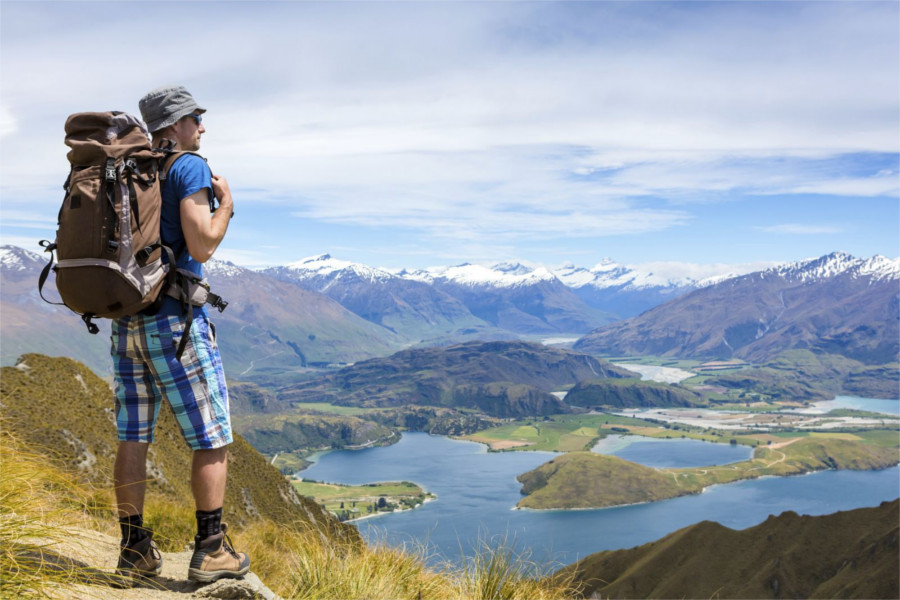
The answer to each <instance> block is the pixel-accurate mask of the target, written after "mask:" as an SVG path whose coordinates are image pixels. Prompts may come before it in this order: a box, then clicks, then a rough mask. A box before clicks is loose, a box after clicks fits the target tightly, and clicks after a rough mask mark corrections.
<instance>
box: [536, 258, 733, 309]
mask: <svg viewBox="0 0 900 600" xmlns="http://www.w3.org/2000/svg"><path fill="white" fill-rule="evenodd" d="M670 270H671V269H670ZM553 273H554V274H555V275H556V276H557V277H558V278H559V280H560V281H562V282H563V283H564V284H565V285H566V286H568V287H569V288H570V289H571V290H572V291H573V292H574V293H575V295H576V296H578V297H579V298H581V300H582V301H584V303H585V304H587V305H588V306H591V307H594V308H596V309H600V310H604V311H607V312H610V313H612V314H615V315H617V316H619V317H621V318H625V319H627V318H629V317H634V316H637V315H639V314H641V313H642V312H644V311H646V310H649V309H651V308H653V307H654V306H658V305H660V304H662V303H664V302H668V301H669V300H671V299H673V298H676V297H678V296H680V295H682V294H686V293H688V292H691V291H693V290H695V289H698V288H701V287H706V286H707V285H711V284H712V283H715V282H716V281H718V280H721V279H725V278H727V277H728V275H718V276H708V275H707V276H703V275H697V276H692V275H690V274H686V273H684V274H680V276H674V277H673V276H672V275H670V274H663V273H660V272H657V271H655V270H653V269H652V268H649V269H648V268H646V267H643V268H638V267H628V266H625V265H622V264H619V263H616V262H614V261H612V260H610V259H604V260H603V261H602V262H600V263H598V264H597V265H595V266H594V267H593V268H591V269H586V268H584V267H577V266H575V265H572V264H566V265H564V266H562V267H559V268H557V269H554V271H553Z"/></svg>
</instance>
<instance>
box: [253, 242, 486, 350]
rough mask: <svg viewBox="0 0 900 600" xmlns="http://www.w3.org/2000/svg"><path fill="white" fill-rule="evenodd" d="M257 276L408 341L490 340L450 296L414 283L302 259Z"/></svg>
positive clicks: (328, 260)
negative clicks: (319, 297) (316, 296)
mask: <svg viewBox="0 0 900 600" xmlns="http://www.w3.org/2000/svg"><path fill="white" fill-rule="evenodd" d="M262 273H265V274H267V275H270V276H272V277H275V278H276V279H280V280H282V281H287V282H290V283H294V284H296V285H298V286H300V287H301V288H303V289H305V290H309V291H312V292H318V293H320V294H324V295H326V296H328V297H329V298H331V299H333V300H335V301H337V302H338V303H340V304H341V306H343V307H344V308H346V309H347V310H349V311H351V312H353V313H354V314H356V315H358V316H360V317H362V318H363V319H365V320H367V321H371V322H372V323H375V324H376V325H380V326H381V327H384V328H385V329H387V330H388V331H390V332H391V333H393V334H396V335H397V336H398V337H400V338H402V339H404V340H406V341H409V342H414V343H418V342H426V341H429V340H443V339H456V338H463V337H471V336H480V337H488V336H496V335H497V333H498V332H492V331H491V327H490V326H489V325H488V324H487V323H485V322H484V321H482V320H481V319H478V318H477V317H475V316H474V315H473V314H472V313H471V312H469V309H467V308H466V307H465V305H463V304H462V302H460V301H459V300H457V299H456V298H454V297H452V296H450V295H448V294H446V293H444V292H442V291H440V290H438V289H436V288H434V287H432V286H430V285H427V284H425V283H422V282H420V281H415V280H411V279H404V278H402V277H398V276H397V275H393V274H392V273H389V272H387V271H384V270H381V269H375V268H372V267H368V266H365V265H361V264H358V263H351V262H347V261H342V260H338V259H335V258H332V257H331V256H330V255H328V254H323V255H321V256H316V257H312V258H307V259H304V260H301V261H298V262H295V263H292V264H289V265H286V266H283V267H271V268H268V269H264V270H263V271H262Z"/></svg>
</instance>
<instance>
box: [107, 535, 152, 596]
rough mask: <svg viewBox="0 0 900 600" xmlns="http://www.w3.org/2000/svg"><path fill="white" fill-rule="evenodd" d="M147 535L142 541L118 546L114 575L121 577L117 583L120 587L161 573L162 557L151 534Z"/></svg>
mask: <svg viewBox="0 0 900 600" xmlns="http://www.w3.org/2000/svg"><path fill="white" fill-rule="evenodd" d="M149 533H150V535H148V536H147V537H145V538H144V539H142V540H138V541H137V542H134V543H131V544H128V545H122V546H119V564H117V565H116V575H118V576H119V577H121V580H120V581H119V583H121V584H122V585H134V584H135V583H138V582H140V581H142V580H144V579H149V578H150V577H156V576H157V575H159V573H160V571H162V562H163V561H162V555H161V554H160V553H159V548H157V547H156V542H154V541H153V532H152V531H150V532H149Z"/></svg>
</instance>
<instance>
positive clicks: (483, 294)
mask: <svg viewBox="0 0 900 600" xmlns="http://www.w3.org/2000/svg"><path fill="white" fill-rule="evenodd" d="M398 275H399V276H401V277H403V278H405V279H411V280H415V281H422V282H425V283H429V284H431V285H432V286H434V287H435V288H436V289H438V290H440V291H442V292H445V293H447V294H449V295H451V296H453V297H454V298H457V299H458V300H460V301H461V302H462V303H463V304H465V306H466V307H467V308H468V309H469V310H470V311H471V312H472V314H473V315H475V316H476V317H478V318H479V319H481V320H483V321H486V322H487V323H490V324H491V325H494V326H496V327H500V328H501V329H506V330H508V331H512V332H514V333H519V334H553V333H583V332H586V331H590V330H591V329H593V328H594V327H596V326H598V325H600V324H603V323H608V322H610V321H613V320H615V319H616V317H615V315H612V314H610V313H607V312H604V311H601V310H598V309H596V308H592V307H590V306H588V305H587V304H585V303H584V302H583V301H582V300H581V299H580V298H578V296H576V295H575V293H574V292H573V291H572V290H570V289H569V288H568V287H566V285H565V284H564V283H563V282H562V281H560V280H559V278H557V277H556V275H554V274H553V273H552V272H550V271H549V270H547V269H545V268H543V267H539V268H531V267H527V266H525V265H522V264H521V263H499V264H497V265H494V266H493V267H484V266H481V265H471V264H463V265H458V266H455V267H434V268H430V269H425V270H418V271H401V272H400V273H398Z"/></svg>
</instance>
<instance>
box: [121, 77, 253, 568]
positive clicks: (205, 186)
mask: <svg viewBox="0 0 900 600" xmlns="http://www.w3.org/2000/svg"><path fill="white" fill-rule="evenodd" d="M139 107H140V111H141V116H142V118H143V120H144V122H145V123H146V124H147V128H148V130H149V131H150V133H151V134H152V138H153V139H152V145H153V147H154V148H168V149H170V150H174V151H180V152H185V153H184V154H181V155H180V156H177V158H175V159H174V162H173V163H172V165H171V166H170V168H169V170H168V173H167V174H166V178H165V180H164V181H163V182H162V215H161V225H160V231H161V238H162V242H163V244H165V245H166V246H168V247H169V248H171V249H172V250H173V252H174V255H175V256H176V257H177V259H176V261H177V267H178V268H179V269H186V270H188V271H190V272H192V273H194V274H196V275H197V278H198V279H202V277H203V267H202V263H204V262H206V261H207V260H209V258H210V257H211V256H212V255H213V254H214V253H215V251H216V248H217V247H218V246H219V244H220V243H221V241H222V239H223V238H224V237H225V232H226V230H227V229H228V223H229V221H230V219H231V217H232V216H233V203H232V199H231V192H230V190H229V187H228V182H227V181H226V180H225V178H224V177H221V176H219V175H213V174H212V173H211V171H210V170H209V167H208V166H207V164H206V161H205V160H204V159H203V158H202V157H200V156H199V155H197V154H194V153H195V152H197V151H198V150H199V149H200V137H201V136H202V135H203V134H204V133H205V132H206V128H205V127H204V125H203V118H202V115H203V113H205V112H206V109H204V108H201V107H200V106H199V105H198V104H197V102H196V101H195V100H194V98H193V96H192V95H191V94H190V93H188V91H187V90H186V89H185V88H184V87H182V86H170V87H162V88H158V89H155V90H153V91H151V92H149V93H148V94H147V95H145V96H144V97H143V98H141V100H140V102H139ZM216 201H218V207H216V205H215V202H216ZM170 268H174V265H170ZM187 310H193V320H192V322H191V324H190V331H189V332H188V333H185V334H184V335H188V340H187V343H186V345H185V346H184V352H183V355H182V356H181V360H180V361H179V360H178V358H176V347H177V345H178V342H179V341H180V338H181V337H182V334H183V333H184V328H185V323H186V321H187V319H186V318H185V314H186V311H187ZM111 354H112V357H113V370H114V374H115V394H116V426H117V429H118V439H119V445H118V450H117V453H116V463H115V485H116V502H117V505H118V516H119V524H120V526H121V531H122V543H121V546H120V553H119V562H118V566H117V568H116V571H117V573H119V574H120V575H123V576H125V577H126V578H132V579H134V580H140V579H141V578H143V577H152V576H155V575H157V574H159V572H160V570H161V568H162V557H161V555H160V553H159V551H158V550H157V548H156V544H155V542H154V541H153V532H152V531H151V530H150V529H148V528H146V527H144V523H143V510H144V495H145V492H146V487H147V484H146V480H147V450H148V448H149V444H150V443H151V442H152V441H153V433H154V428H155V425H156V419H157V416H158V414H159V409H160V403H161V402H162V399H163V398H166V399H167V400H168V402H169V404H170V405H171V406H172V410H173V412H174V414H175V417H176V419H177V421H178V424H179V425H180V426H181V431H182V434H183V435H184V438H185V441H186V442H187V443H188V445H189V446H190V447H191V449H192V450H193V462H192V465H191V490H192V492H193V496H194V502H195V505H196V511H197V512H196V517H197V535H196V537H195V538H194V553H193V556H192V557H191V562H190V568H189V570H188V578H189V579H191V580H193V581H199V582H212V581H216V580H217V579H220V578H222V577H242V576H243V575H244V574H246V573H247V572H248V571H249V569H250V559H249V558H248V557H247V555H246V554H244V553H238V552H235V550H234V548H233V546H232V544H231V540H230V539H229V538H228V537H227V536H226V535H225V534H226V529H227V528H226V525H225V524H224V523H222V507H223V504H224V500H225V481H226V476H227V471H228V463H227V459H228V451H227V446H228V444H230V443H231V442H232V433H231V420H230V415H229V410H228V390H227V389H226V386H225V373H224V371H223V368H222V362H221V358H220V356H219V350H218V347H217V345H216V333H215V327H214V325H213V324H212V323H211V322H210V320H209V312H208V310H207V308H206V307H205V306H199V307H196V306H195V307H190V308H188V307H186V306H185V305H184V304H182V303H181V302H179V301H178V300H176V299H175V298H173V297H166V298H165V299H164V300H163V301H162V304H161V306H160V308H159V310H158V311H157V312H155V313H154V314H143V313H141V314H137V315H134V316H126V317H122V318H120V319H117V320H114V321H113V325H112V349H111Z"/></svg>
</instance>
